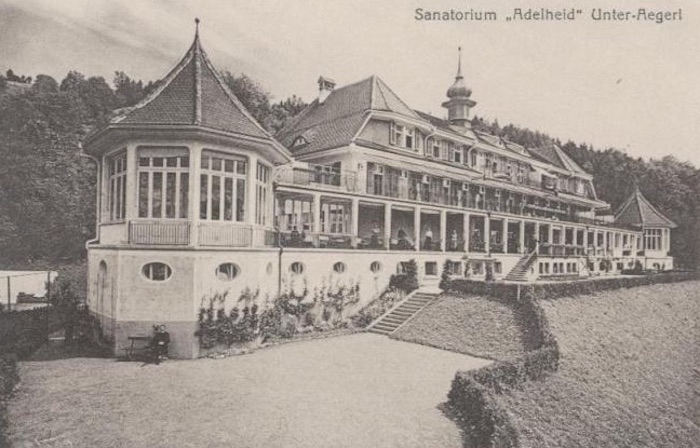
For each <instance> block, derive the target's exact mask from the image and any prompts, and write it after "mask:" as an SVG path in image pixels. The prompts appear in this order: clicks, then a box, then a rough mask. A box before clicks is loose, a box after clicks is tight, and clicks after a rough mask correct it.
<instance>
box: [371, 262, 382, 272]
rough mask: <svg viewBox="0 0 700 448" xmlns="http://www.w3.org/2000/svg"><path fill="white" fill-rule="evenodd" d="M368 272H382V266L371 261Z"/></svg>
mask: <svg viewBox="0 0 700 448" xmlns="http://www.w3.org/2000/svg"><path fill="white" fill-rule="evenodd" d="M369 270H370V271H372V272H373V273H374V274H376V273H377V272H379V271H381V270H382V264H381V263H380V262H378V261H373V262H372V264H370V265H369Z"/></svg>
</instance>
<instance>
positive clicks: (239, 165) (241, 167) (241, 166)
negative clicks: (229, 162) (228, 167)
mask: <svg viewBox="0 0 700 448" xmlns="http://www.w3.org/2000/svg"><path fill="white" fill-rule="evenodd" d="M246 167H247V164H246V162H236V172H237V173H238V174H245V173H246Z"/></svg>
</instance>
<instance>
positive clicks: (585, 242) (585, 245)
mask: <svg viewBox="0 0 700 448" xmlns="http://www.w3.org/2000/svg"><path fill="white" fill-rule="evenodd" d="M583 253H584V255H588V227H586V228H585V229H583Z"/></svg>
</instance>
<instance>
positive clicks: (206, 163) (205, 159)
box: [201, 156, 209, 170]
mask: <svg viewBox="0 0 700 448" xmlns="http://www.w3.org/2000/svg"><path fill="white" fill-rule="evenodd" d="M201 166H202V168H204V169H205V170H206V169H209V157H208V156H202V163H201Z"/></svg>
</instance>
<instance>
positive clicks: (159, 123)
mask: <svg viewBox="0 0 700 448" xmlns="http://www.w3.org/2000/svg"><path fill="white" fill-rule="evenodd" d="M195 24H196V30H195V34H194V40H193V42H192V45H190V48H189V49H188V50H187V53H185V55H184V56H183V58H182V59H181V60H180V62H179V63H178V64H177V65H176V66H175V67H174V68H173V69H172V70H171V71H170V72H169V73H168V74H167V75H166V76H165V77H164V78H163V79H162V80H161V81H160V83H159V85H158V87H157V88H156V89H155V90H154V91H153V92H151V94H149V95H148V96H147V97H146V98H144V99H143V100H142V101H141V102H139V103H138V104H136V105H135V106H133V107H128V108H125V109H120V110H118V111H115V114H114V116H113V117H112V119H111V120H110V122H109V124H108V126H107V127H106V128H104V129H102V130H100V131H98V132H96V133H95V134H94V135H91V136H89V137H88V138H87V139H86V144H87V145H88V146H89V145H90V144H91V143H92V142H94V141H95V140H97V139H98V138H100V137H102V136H103V134H105V133H109V132H110V131H111V130H122V129H127V128H129V129H134V128H139V129H143V128H145V127H148V128H154V130H155V129H159V130H160V129H165V128H167V129H168V132H172V131H175V130H185V129H187V130H193V129H198V130H201V131H209V132H216V133H224V134H226V135H228V136H231V137H236V136H238V137H241V138H252V139H255V140H257V141H259V142H265V143H266V144H267V145H268V146H269V147H270V148H274V149H273V151H272V152H273V153H274V152H277V153H281V154H276V155H274V156H273V159H275V162H277V163H282V162H285V161H288V160H289V154H288V152H287V151H286V149H285V148H283V147H282V145H280V144H279V143H278V142H277V141H276V140H274V138H272V136H271V135H270V134H269V133H268V132H267V131H266V130H265V129H264V128H263V127H262V126H261V125H260V124H259V123H258V122H257V121H256V120H255V118H254V117H253V116H252V115H251V114H250V113H249V112H248V111H247V110H246V108H245V106H243V104H242V103H241V102H240V101H239V100H238V98H236V96H235V95H234V94H233V92H231V90H230V89H229V87H228V85H227V84H226V82H225V81H224V80H223V78H222V77H221V75H220V74H219V73H218V72H217V71H216V69H215V68H214V66H213V65H212V63H211V62H210V61H209V58H208V56H207V54H206V52H205V51H204V49H203V47H202V44H201V41H200V37H199V19H195ZM280 156H281V157H280Z"/></svg>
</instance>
